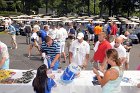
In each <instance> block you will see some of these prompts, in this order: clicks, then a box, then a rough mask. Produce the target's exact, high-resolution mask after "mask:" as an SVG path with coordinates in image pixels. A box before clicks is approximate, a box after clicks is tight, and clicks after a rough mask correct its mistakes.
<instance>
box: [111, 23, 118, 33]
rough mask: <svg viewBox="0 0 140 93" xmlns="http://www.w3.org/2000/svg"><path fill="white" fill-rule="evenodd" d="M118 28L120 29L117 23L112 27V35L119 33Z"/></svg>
mask: <svg viewBox="0 0 140 93" xmlns="http://www.w3.org/2000/svg"><path fill="white" fill-rule="evenodd" d="M117 30H118V28H117V25H113V26H112V27H111V35H116V34H117Z"/></svg>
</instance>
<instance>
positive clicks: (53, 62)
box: [51, 54, 60, 67]
mask: <svg viewBox="0 0 140 93" xmlns="http://www.w3.org/2000/svg"><path fill="white" fill-rule="evenodd" d="M59 57H60V54H57V55H56V56H55V58H54V60H53V61H52V63H51V67H54V64H55V63H56V61H57V60H58V59H59Z"/></svg>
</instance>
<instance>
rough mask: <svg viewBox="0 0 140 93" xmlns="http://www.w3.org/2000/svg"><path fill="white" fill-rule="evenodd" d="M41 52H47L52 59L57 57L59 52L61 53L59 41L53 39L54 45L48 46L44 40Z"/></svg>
mask: <svg viewBox="0 0 140 93" xmlns="http://www.w3.org/2000/svg"><path fill="white" fill-rule="evenodd" d="M41 52H44V53H46V55H47V56H49V57H50V58H51V59H52V60H53V59H54V58H55V56H56V55H57V54H60V45H59V44H58V42H55V41H53V43H52V45H51V46H50V47H48V45H47V44H46V42H45V41H43V42H42V45H41Z"/></svg>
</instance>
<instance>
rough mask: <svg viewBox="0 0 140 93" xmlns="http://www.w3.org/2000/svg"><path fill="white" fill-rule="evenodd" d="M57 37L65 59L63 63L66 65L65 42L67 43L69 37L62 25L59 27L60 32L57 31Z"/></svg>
mask: <svg viewBox="0 0 140 93" xmlns="http://www.w3.org/2000/svg"><path fill="white" fill-rule="evenodd" d="M56 37H57V41H58V42H59V43H60V52H61V53H62V55H63V57H64V61H63V63H65V62H66V54H65V51H64V50H65V41H66V38H67V37H68V33H67V31H66V29H65V28H64V27H63V25H62V24H59V26H58V31H57V36H56Z"/></svg>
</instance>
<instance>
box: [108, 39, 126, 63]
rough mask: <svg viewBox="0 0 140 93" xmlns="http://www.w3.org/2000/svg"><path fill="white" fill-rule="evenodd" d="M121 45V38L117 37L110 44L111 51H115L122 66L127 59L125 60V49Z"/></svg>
mask: <svg viewBox="0 0 140 93" xmlns="http://www.w3.org/2000/svg"><path fill="white" fill-rule="evenodd" d="M121 43H122V38H121V37H117V38H116V39H115V41H114V42H112V43H110V44H111V46H112V48H113V49H116V50H117V52H118V54H119V58H120V59H121V64H122V65H123V64H124V63H125V62H126V61H127V59H126V49H125V48H124V46H123V45H122V44H121Z"/></svg>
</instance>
